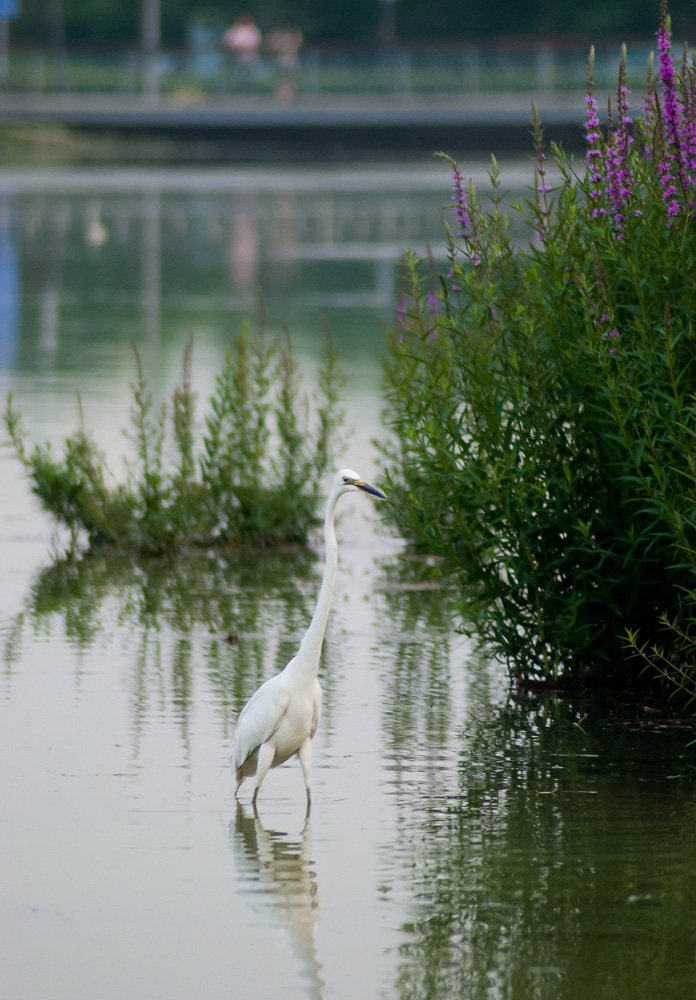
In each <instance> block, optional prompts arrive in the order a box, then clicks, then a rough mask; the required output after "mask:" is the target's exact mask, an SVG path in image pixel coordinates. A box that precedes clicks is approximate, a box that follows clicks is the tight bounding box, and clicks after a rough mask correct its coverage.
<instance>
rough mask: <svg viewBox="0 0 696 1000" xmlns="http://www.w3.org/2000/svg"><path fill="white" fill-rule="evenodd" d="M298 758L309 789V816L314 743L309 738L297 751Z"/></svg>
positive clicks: (308, 811)
mask: <svg viewBox="0 0 696 1000" xmlns="http://www.w3.org/2000/svg"><path fill="white" fill-rule="evenodd" d="M297 756H298V757H299V758H300V764H301V765H302V773H303V774H304V783H305V788H306V789H307V815H308V816H309V813H310V810H311V808H312V741H311V740H310V739H309V737H308V738H307V739H306V740H305V741H304V743H303V744H302V746H301V747H300V749H299V750H298V751H297Z"/></svg>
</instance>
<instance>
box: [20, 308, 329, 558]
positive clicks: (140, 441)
mask: <svg viewBox="0 0 696 1000" xmlns="http://www.w3.org/2000/svg"><path fill="white" fill-rule="evenodd" d="M191 358H192V343H191V342H189V344H188V346H187V348H186V350H185V352H184V359H183V372H182V378H181V382H180V383H179V385H178V386H176V388H175V389H174V392H173V394H172V399H171V404H170V406H169V407H167V405H166V404H165V403H163V404H162V405H161V406H160V407H159V408H156V407H155V405H154V401H153V398H152V393H151V391H150V389H149V386H148V383H147V381H146V379H145V376H144V373H143V369H142V365H141V361H140V357H139V354H138V351H137V349H135V359H136V365H137V376H136V379H135V381H134V382H133V383H132V384H131V387H132V392H133V404H132V407H131V425H130V429H129V431H127V432H126V433H127V437H128V438H129V440H130V443H131V447H132V454H131V455H130V456H129V461H128V462H127V467H128V469H129V478H128V481H127V482H125V483H114V482H113V479H112V477H111V475H110V473H109V470H108V468H107V464H106V460H105V457H104V455H103V454H102V452H100V451H99V449H98V447H97V444H96V443H95V441H94V439H93V437H92V435H91V434H90V432H89V431H88V430H87V429H86V428H85V426H84V420H83V419H81V421H80V427H79V428H78V430H77V431H76V432H75V433H74V434H72V435H70V436H69V437H67V438H66V439H65V443H64V446H63V455H62V457H58V456H56V454H55V453H54V451H53V450H52V449H51V447H50V444H44V445H35V446H34V447H33V448H32V449H31V450H30V449H29V448H28V446H27V444H26V435H25V432H24V430H23V428H22V421H21V417H20V414H19V413H18V411H17V410H16V409H15V407H14V404H13V401H12V395H11V394H10V395H9V397H8V400H7V408H6V411H5V415H4V419H5V426H6V427H7V430H8V433H9V435H10V439H11V442H12V445H13V447H14V451H15V454H16V456H17V457H18V458H19V460H20V461H21V462H22V464H23V465H24V467H25V469H26V471H27V474H28V475H29V478H30V480H31V487H32V491H33V493H34V494H35V495H36V496H37V497H38V498H39V500H40V501H41V505H42V506H43V508H44V509H45V510H46V511H48V513H49V514H51V515H52V516H53V517H54V518H55V519H56V521H58V522H59V524H61V525H63V526H65V527H67V528H68V529H69V531H70V532H71V536H72V539H73V542H75V543H78V542H79V541H80V540H81V539H86V541H87V543H88V545H90V546H92V547H94V546H99V545H110V546H116V547H119V548H125V549H134V550H137V551H140V552H160V553H163V552H172V551H177V550H180V549H182V548H186V547H191V546H200V545H205V546H230V545H240V544H244V545H251V546H268V545H280V544H285V543H288V542H306V541H307V537H308V533H309V531H310V530H311V529H312V527H314V526H315V525H316V524H318V523H319V520H318V516H317V510H318V505H319V502H320V499H321V490H322V478H323V476H324V474H325V473H326V471H327V469H328V467H329V464H330V461H331V457H332V454H333V450H334V447H335V445H336V443H337V435H338V430H339V425H340V422H341V419H342V415H341V410H340V407H339V391H340V386H341V383H342V375H341V373H340V370H339V367H338V363H337V358H336V355H335V354H334V353H333V351H332V350H331V349H330V347H327V350H326V352H325V355H324V357H323V360H322V361H321V364H320V366H319V372H318V391H317V398H316V407H315V410H314V413H311V412H310V406H309V401H308V399H307V397H306V395H304V394H303V393H302V391H301V385H300V380H299V376H298V370H297V362H296V360H295V359H294V358H293V356H292V353H291V350H290V343H289V338H287V339H286V340H284V341H273V342H269V341H267V340H266V339H265V338H264V337H263V336H261V335H258V336H256V337H252V336H250V335H249V332H248V325H245V326H244V328H243V329H242V332H241V333H240V335H239V337H238V338H237V340H236V342H235V343H234V345H233V346H232V347H230V348H229V349H228V350H227V351H226V353H225V357H224V362H223V365H222V369H221V371H220V373H219V375H218V376H217V379H216V383H215V389H214V391H213V393H212V395H211V397H210V400H209V401H208V411H207V413H206V415H205V420H204V430H203V433H202V435H201V436H200V438H199V437H198V436H197V425H196V416H195V399H196V397H195V393H194V392H193V390H192V387H191Z"/></svg>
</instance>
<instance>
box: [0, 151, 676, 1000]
mask: <svg viewBox="0 0 696 1000" xmlns="http://www.w3.org/2000/svg"><path fill="white" fill-rule="evenodd" d="M438 169H439V168H438ZM475 169H479V168H478V167H476V166H472V170H471V172H473V171H474V170H475ZM467 173H468V171H467ZM514 176H515V178H516V182H515V185H511V187H512V186H516V190H517V191H518V194H523V189H522V186H521V185H522V183H523V178H522V174H521V173H519V172H518V174H515V175H514ZM193 180H195V178H191V177H190V176H188V175H186V174H184V173H183V172H177V171H174V172H171V173H167V172H164V173H162V172H159V173H156V174H150V173H148V172H143V173H139V174H137V175H132V176H131V177H130V178H129V177H128V176H126V174H124V173H118V174H109V175H108V176H105V175H104V174H100V173H98V172H97V173H90V172H79V173H74V172H67V173H62V174H60V175H57V174H56V175H38V174H35V175H30V174H26V175H24V176H20V175H18V174H6V175H4V176H3V175H0V189H2V190H3V191H4V195H3V199H2V215H1V219H2V224H1V225H0V233H1V234H2V239H1V240H0V243H1V247H0V262H1V263H0V267H1V268H2V275H3V279H2V280H3V284H2V289H3V291H2V312H1V316H2V323H3V326H2V330H3V335H2V338H0V343H1V345H2V351H3V356H2V362H3V363H2V367H1V368H0V390H2V393H3V395H4V394H5V393H6V392H7V391H8V390H12V391H13V392H14V393H15V398H16V402H17V403H18V405H19V406H20V408H21V409H22V411H23V413H24V415H25V423H26V425H27V427H28V429H30V431H31V433H32V435H33V436H34V437H35V438H37V439H45V438H49V439H51V440H53V441H58V440H59V439H60V438H61V436H62V435H64V434H65V433H68V432H69V431H70V430H71V429H73V428H74V426H75V423H76V420H77V405H76V401H75V393H76V392H77V391H78V390H79V391H80V393H81V396H82V410H83V413H84V419H85V421H86V423H87V425H88V426H89V427H90V428H92V429H93V430H94V433H95V435H96V437H97V439H98V441H99V442H100V443H101V444H102V446H103V447H104V448H105V450H106V451H107V453H108V454H109V457H110V459H111V460H112V463H113V468H114V471H115V472H117V473H118V472H119V470H120V468H121V466H120V455H121V454H122V452H123V450H124V447H125V442H124V440H123V437H122V434H121V428H122V426H123V425H124V424H125V422H126V419H127V413H128V406H129V386H128V383H129V381H130V379H132V377H133V365H132V361H131V359H130V356H129V347H128V344H129V341H130V340H131V339H135V340H136V341H137V342H138V344H139V346H140V349H141V353H142V354H143V358H144V364H145V369H146V373H147V375H148V377H149V378H150V380H151V381H152V384H153V388H154V390H155V392H156V393H160V394H161V395H164V394H165V393H167V392H168V391H170V390H171V388H172V386H173V383H174V380H175V378H176V375H177V374H178V367H179V364H180V359H181V350H182V347H183V344H184V342H185V340H186V339H187V337H188V335H189V331H191V330H193V332H194V338H195V351H194V388H197V389H198V390H199V391H200V394H201V396H202V397H203V398H204V397H205V393H206V391H207V389H208V388H209V387H210V386H211V385H212V381H213V379H214V375H215V371H216V366H217V364H218V362H219V357H220V352H221V351H222V349H223V347H224V345H225V344H226V343H227V342H229V338H230V337H231V336H232V335H234V332H235V331H236V329H237V328H238V325H239V322H240V321H241V319H242V318H243V316H244V315H246V314H248V313H252V314H254V315H255V311H256V301H257V290H256V289H257V285H261V286H263V291H264V301H265V313H266V319H265V322H266V324H267V327H268V329H269V331H270V332H271V333H274V332H278V331H279V330H280V328H281V323H282V322H283V320H286V321H287V322H288V323H289V325H290V327H291V330H292V333H293V337H294V341H295V345H296V349H297V351H298V356H299V358H300V361H301V367H302V370H303V373H304V375H305V377H306V378H307V379H308V383H307V384H308V385H309V386H311V379H312V375H313V371H314V369H315V366H316V361H317V357H318V354H319V352H320V350H321V348H322V346H323V338H324V333H323V325H322V321H321V315H322V313H325V314H326V315H327V317H328V319H329V322H330V325H331V328H332V331H333V336H334V343H335V345H336V347H337V348H338V350H339V353H340V355H341V358H342V360H343V363H344V366H345V368H346V370H347V373H348V376H349V381H348V386H347V395H346V409H347V421H348V425H349V427H350V433H349V435H348V443H347V445H346V447H345V449H344V452H343V454H342V455H341V456H340V459H339V461H340V462H341V463H342V464H343V463H345V464H350V465H352V466H355V467H357V468H358V470H359V471H360V472H361V473H362V474H363V475H365V477H366V478H368V477H373V476H374V475H376V474H377V472H378V465H379V462H378V456H377V454H376V452H375V449H374V446H373V445H372V444H371V439H372V437H373V436H374V434H375V433H376V431H377V428H378V426H379V412H380V406H381V403H380V399H379V391H378V390H379V378H380V375H379V360H380V357H381V356H382V354H383V350H384V348H383V339H382V335H381V329H380V322H381V321H390V320H391V318H392V317H393V315H394V308H395V304H396V294H397V288H396V285H395V281H394V279H393V273H394V271H395V269H396V265H397V264H398V260H399V253H400V248H401V246H402V245H408V244H415V245H420V246H421V247H422V248H423V249H425V243H426V241H428V242H430V243H431V246H432V247H433V248H434V252H435V257H436V263H437V260H438V259H441V253H442V231H441V226H440V219H441V216H442V206H444V205H445V204H447V202H448V201H449V191H448V181H449V178H448V175H447V173H446V172H445V173H444V175H443V174H442V173H441V172H438V170H433V171H431V170H429V169H428V170H424V171H415V172H414V171H410V172H409V171H406V170H402V171H398V170H397V171H396V172H395V170H394V168H389V170H385V171H382V172H381V171H374V170H371V171H363V172H361V171H357V172H356V171H345V172H341V171H337V172H334V174H333V175H332V174H330V173H329V174H325V173H322V176H321V179H320V178H319V176H318V174H317V172H312V171H302V170H297V171H294V172H292V173H290V174H287V176H286V177H285V179H284V184H285V188H284V189H283V187H282V185H280V186H279V182H278V172H275V173H273V172H261V173H258V172H257V173H254V172H249V171H240V172H235V171H229V172H224V175H223V174H214V175H213V174H210V175H205V176H199V177H198V178H197V180H196V183H195V185H194V184H193ZM438 241H439V242H438ZM245 245H246V247H247V250H246V251H245V250H244V249H240V248H243V247H244V246H245ZM250 248H251V249H250ZM202 403H203V399H201V405H202ZM0 468H1V469H2V483H3V488H2V500H1V501H0V547H1V550H2V559H1V560H0V644H1V645H0V648H1V649H2V655H3V670H4V673H3V680H2V697H1V699H0V741H1V747H2V756H1V758H0V759H1V760H2V762H3V763H2V765H0V795H1V796H2V801H3V810H2V814H1V818H0V858H1V860H0V885H2V893H1V894H0V923H1V924H2V936H3V940H4V942H5V948H4V963H3V982H4V983H5V988H6V991H7V994H8V996H12V997H21V998H22V1000H34V998H36V1000H39V998H42V1000H43V998H45V997H48V996H50V997H51V998H52V1000H62V998H66V1000H67V998H70V1000H80V998H83V997H84V998H88V997H89V998H92V997H94V996H96V995H98V996H100V997H102V996H103V997H105V998H114V1000H116V998H118V1000H121V998H123V997H124V996H131V997H134V998H139V997H143V998H145V997H147V998H151V997H152V998H158V997H162V998H165V997H166V998H167V1000H176V998H179V997H181V998H189V997H191V996H205V997H209V998H217V997H220V998H222V997H258V998H266V997H268V998H270V997H275V996H278V995H283V996H284V997H288V998H304V997H312V998H316V997H324V998H329V997H335V998H339V1000H351V998H353V997H355V998H364V997H384V998H398V1000H402V998H403V1000H406V998H409V1000H411V998H413V1000H416V998H417V1000H422V998H430V997H432V998H433V1000H434V998H449V997H458V998H459V997H461V998H467V1000H468V998H477V1000H478V998H486V1000H490V998H496V1000H497V998H505V1000H513V998H514V1000H530V998H534V1000H547V998H548V1000H558V998H563V1000H565V998H568V1000H575V998H576V997H577V998H578V1000H579V998H580V997H593V998H594V997H597V998H605V997H606V998H615V997H621V998H623V997H625V998H627V1000H628V998H630V1000H636V998H638V1000H653V998H654V997H656V996H660V997H665V998H668V1000H672V998H673V1000H677V998H679V1000H682V998H684V997H686V996H690V995H691V994H692V993H693V992H694V987H695V986H696V923H695V922H694V919H693V900H694V898H696V885H694V881H695V878H696V877H695V876H694V872H695V871H696V837H695V836H694V829H695V828H696V827H695V819H696V817H695V815H694V813H695V804H696V795H695V792H696V788H695V785H694V777H695V775H696V772H695V771H694V763H695V762H694V750H693V747H692V746H691V745H690V743H691V740H692V738H693V734H692V730H691V728H690V727H689V726H687V725H686V724H685V723H683V722H682V721H680V720H679V719H678V718H672V717H670V716H669V715H668V714H665V713H662V712H656V711H654V710H653V709H652V708H651V706H644V705H642V704H637V705H636V704H624V703H622V702H621V700H618V701H615V702H612V703H606V704H604V703H602V704H598V703H596V702H594V703H590V702H587V703H584V702H580V701H578V702H573V701H559V700H555V699H552V698H549V699H542V698H539V697H536V696H535V697H532V696H518V695H515V694H514V693H512V694H511V693H510V691H509V687H508V683H507V678H506V674H505V672H504V670H502V669H501V667H500V666H499V665H496V664H495V663H491V662H489V661H488V660H486V658H485V657H484V656H482V655H481V654H480V653H478V652H477V651H476V650H475V649H474V647H473V646H472V645H471V643H469V642H468V641H467V640H465V639H463V638H462V637H461V636H458V635H456V634H454V632H453V630H452V618H451V611H450V607H449V597H450V595H449V593H448V591H447V588H446V587H444V588H436V587H433V586H432V584H430V583H428V582H427V581H425V582H424V580H423V578H422V576H421V575H420V573H419V571H418V566H417V565H416V564H412V563H404V562H403V561H401V560H400V559H399V556H400V554H402V551H403V550H402V545H401V543H400V542H399V541H398V539H394V538H392V537H390V536H389V534H388V533H387V532H385V531H384V530H383V529H382V528H381V527H380V525H379V520H378V517H379V510H378V507H377V506H376V505H375V504H373V503H372V502H371V501H370V500H369V499H368V498H366V497H347V498H344V500H343V501H342V508H343V509H342V516H341V520H340V523H339V526H338V535H339V544H340V566H339V574H338V578H337V585H336V595H335V601H334V610H333V613H332V617H331V621H330V624H329V629H328V633H327V640H326V644H325V652H324V656H323V659H322V665H321V680H322V684H323V687H324V692H325V710H324V715H323V718H322V722H321V725H320V729H319V732H318V734H317V737H316V739H315V776H314V808H313V813H312V816H311V821H310V823H309V824H306V825H305V823H304V801H303V800H304V792H303V783H302V776H301V771H300V769H299V766H297V765H296V764H294V763H292V764H289V765H286V766H285V767H283V768H281V769H279V770H277V771H275V772H272V773H271V774H269V776H268V778H267V779H266V781H265V783H264V786H263V790H262V792H261V795H260V798H259V804H260V809H259V818H258V819H256V818H255V817H254V816H253V813H252V812H251V810H250V808H249V795H250V792H249V790H248V789H247V788H245V789H244V790H243V793H242V796H241V802H240V803H236V802H235V800H234V798H233V794H232V793H233V782H232V779H231V777H230V775H229V773H228V771H227V770H226V765H227V759H228V755H229V749H230V744H231V737H232V732H233V727H234V720H235V718H236V715H237V712H238V711H239V708H240V707H241V705H242V704H243V702H244V700H245V699H246V698H247V697H248V695H249V694H250V693H251V692H252V690H253V689H254V687H255V686H256V685H257V684H258V683H259V682H260V681H261V680H262V679H263V678H265V677H267V676H270V675H271V674H272V673H273V672H274V671H275V670H277V669H279V668H280V667H282V666H283V665H284V663H285V662H286V661H287V659H288V658H289V657H290V656H291V655H292V653H293V651H294V650H295V648H296V646H297V643H298V641H299V639H300V637H301V635H302V632H303V630H304V628H305V627H306V623H307V621H308V618H309V615H310V614H311V611H312V608H313V604H314V600H315V595H316V589H317V582H318V577H319V573H320V563H318V562H317V561H316V560H315V559H314V558H313V557H312V555H311V553H303V552H289V553H282V554H276V555H272V556H268V555H266V556H263V557H261V556H259V555H247V556H245V557H243V558H242V557H235V558H223V557H222V556H221V555H220V554H217V553H205V552H204V553H200V554H199V555H198V556H197V557H195V558H194V557H189V558H186V559H182V560H177V561H172V562H166V561H157V560H149V561H144V562H136V561H134V560H132V559H131V558H127V557H124V556H117V557H111V558H107V557H106V556H104V555H98V556H95V557H94V558H91V559H88V560H82V561H78V562H70V561H65V560H61V559H60V558H58V557H57V554H56V552H55V550H54V544H53V535H52V528H51V525H50V523H49V522H48V521H47V519H46V518H45V517H44V515H43V514H42V513H41V512H40V511H39V510H38V509H37V508H36V505H35V503H34V501H33V500H32V498H31V496H30V493H29V490H28V488H27V484H26V482H25V481H24V480H23V478H22V476H21V471H20V470H19V468H18V466H17V464H16V463H15V462H14V461H12V460H10V459H9V458H8V457H6V458H4V459H3V461H2V465H1V466H0Z"/></svg>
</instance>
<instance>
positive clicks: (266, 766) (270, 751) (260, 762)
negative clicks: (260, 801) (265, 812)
mask: <svg viewBox="0 0 696 1000" xmlns="http://www.w3.org/2000/svg"><path fill="white" fill-rule="evenodd" d="M258 753H259V755H258V759H257V763H256V780H255V784H254V794H253V795H252V796H251V804H252V805H253V806H254V807H255V806H256V796H257V795H258V794H259V788H260V787H261V782H262V781H263V779H264V778H265V777H266V775H267V774H268V772H269V770H270V768H271V764H272V763H273V758H274V757H275V747H274V746H273V744H272V743H262V744H261V746H260V747H259V751H258Z"/></svg>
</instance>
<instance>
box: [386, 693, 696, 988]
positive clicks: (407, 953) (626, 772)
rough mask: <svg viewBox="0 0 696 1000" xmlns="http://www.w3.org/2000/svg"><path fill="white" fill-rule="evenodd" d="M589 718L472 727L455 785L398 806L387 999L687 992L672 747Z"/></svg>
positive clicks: (500, 715)
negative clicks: (404, 808) (399, 928)
mask: <svg viewBox="0 0 696 1000" xmlns="http://www.w3.org/2000/svg"><path fill="white" fill-rule="evenodd" d="M530 708H531V711H530ZM593 711H594V712H595V717H594V719H593V720H592V722H591V723H588V722H582V720H581V719H580V720H579V716H580V713H579V712H578V711H577V710H576V707H575V706H574V705H572V704H571V703H568V702H559V701H556V702H546V703H538V704H534V703H532V702H531V701H529V702H528V703H526V704H520V703H512V704H510V705H509V706H508V708H507V709H504V710H502V711H500V712H497V713H495V715H494V716H493V718H492V719H489V720H487V721H478V722H476V721H472V722H471V723H470V729H469V731H468V732H467V734H466V736H465V739H464V742H463V745H462V747H461V754H460V759H459V768H458V783H457V785H458V787H456V788H453V789H452V790H451V791H450V793H449V794H447V795H441V796H440V797H439V799H438V800H437V801H436V802H434V801H432V800H428V799H427V798H426V799H424V798H423V797H422V796H421V795H419V794H418V793H416V794H414V795H413V798H412V801H411V802H410V809H409V810H408V812H407V813H404V815H408V820H407V821H404V823H403V825H402V830H401V834H400V837H399V840H400V842H401V843H398V842H397V846H396V857H397V859H398V858H401V859H402V860H403V866H404V868H406V870H407V871H408V875H409V880H410V884H411V886H412V901H411V903H410V914H409V921H408V923H406V924H405V926H404V932H405V943H404V944H403V945H402V947H401V966H400V969H399V973H398V995H399V996H400V997H401V998H402V1000H412V998H413V1000H416V998H417V1000H426V998H433V1000H434V998H441V997H466V998H467V1000H477V998H482V1000H483V998H488V997H492V996H494V997H501V998H510V1000H513V998H519V1000H528V998H530V997H534V998H535V1000H556V998H558V997H559V996H563V998H564V1000H566V998H568V1000H570V998H575V997H577V998H578V1000H580V998H581V997H589V996H616V997H626V998H629V997H630V998H631V1000H636V998H640V1000H652V998H653V997H654V996H658V995H660V996H669V997H675V998H676V997H677V996H683V995H686V993H688V989H686V986H687V984H688V983H689V982H690V983H691V985H693V975H694V971H696V970H695V967H694V958H693V956H694V949H695V948H696V928H695V927H694V924H693V915H692V903H691V900H692V899H693V896H692V893H693V890H694V888H695V885H694V882H695V876H694V871H695V870H696V805H695V801H694V796H693V783H692V781H693V774H692V773H691V772H690V771H689V768H688V766H687V765H686V764H685V760H684V757H683V754H684V745H685V743H686V742H687V740H686V739H685V737H684V732H683V730H676V731H675V728H674V726H673V725H671V724H670V723H669V721H668V720H664V719H661V724H660V725H656V724H655V722H654V721H651V722H649V723H648V722H647V721H646V720H647V719H648V716H647V715H645V716H644V717H643V721H642V723H640V722H639V723H636V722H635V721H632V722H629V721H628V720H627V719H626V718H625V717H622V716H621V715H620V714H619V712H618V710H617V709H613V710H610V711H609V712H608V714H607V716H606V718H602V719H597V716H596V707H595V708H593ZM652 718H653V717H652V716H651V717H650V719H651V720H652ZM578 721H580V722H581V724H582V726H583V728H582V729H581V728H580V726H579V725H578ZM667 775H670V776H671V777H672V779H673V780H669V781H668V780H665V778H666V776H667ZM680 779H681V780H680ZM388 864H390V865H393V864H394V847H393V845H392V847H391V848H390V857H389V862H388ZM685 989H686V992H685Z"/></svg>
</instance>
